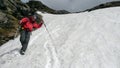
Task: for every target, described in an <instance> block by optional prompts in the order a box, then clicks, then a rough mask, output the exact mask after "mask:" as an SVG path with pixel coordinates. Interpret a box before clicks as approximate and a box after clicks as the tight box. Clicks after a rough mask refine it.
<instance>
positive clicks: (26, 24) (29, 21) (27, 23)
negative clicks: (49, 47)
mask: <svg viewBox="0 0 120 68" xmlns="http://www.w3.org/2000/svg"><path fill="white" fill-rule="evenodd" d="M19 24H20V25H21V26H22V28H23V29H24V30H28V31H30V32H31V31H32V30H33V28H36V29H37V28H40V27H41V26H42V24H43V21H41V22H40V23H39V24H38V23H37V22H36V21H35V19H34V18H33V17H32V16H31V17H29V18H27V17H24V18H22V19H21V20H20V22H19Z"/></svg>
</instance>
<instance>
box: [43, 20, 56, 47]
mask: <svg viewBox="0 0 120 68" xmlns="http://www.w3.org/2000/svg"><path fill="white" fill-rule="evenodd" d="M43 25H44V26H45V29H46V31H47V33H48V35H49V37H50V39H51V42H52V43H53V45H55V43H54V42H53V41H54V40H53V38H52V35H51V34H50V32H49V30H48V28H47V27H46V24H45V23H44V22H43Z"/></svg>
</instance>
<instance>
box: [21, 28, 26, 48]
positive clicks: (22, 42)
mask: <svg viewBox="0 0 120 68" xmlns="http://www.w3.org/2000/svg"><path fill="white" fill-rule="evenodd" d="M24 41H25V30H22V31H21V32H20V42H21V45H22V46H23V44H24Z"/></svg>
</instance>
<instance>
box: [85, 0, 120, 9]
mask: <svg viewBox="0 0 120 68" xmlns="http://www.w3.org/2000/svg"><path fill="white" fill-rule="evenodd" d="M116 6H120V1H113V2H107V3H104V4H100V5H98V6H95V7H93V8H90V9H87V10H85V11H93V10H97V9H102V8H108V7H116Z"/></svg>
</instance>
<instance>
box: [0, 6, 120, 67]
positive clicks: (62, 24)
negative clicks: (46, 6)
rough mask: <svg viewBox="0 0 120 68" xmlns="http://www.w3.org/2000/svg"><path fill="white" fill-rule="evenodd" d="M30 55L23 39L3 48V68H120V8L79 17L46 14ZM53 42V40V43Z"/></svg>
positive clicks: (33, 37)
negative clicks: (21, 51)
mask: <svg viewBox="0 0 120 68" xmlns="http://www.w3.org/2000/svg"><path fill="white" fill-rule="evenodd" d="M42 15H43V17H44V21H45V23H46V25H47V28H48V30H49V33H50V34H51V36H52V38H51V37H49V34H48V33H47V31H46V29H45V27H44V26H42V28H41V29H38V30H36V31H34V32H32V35H31V40H30V43H29V46H28V49H27V52H26V55H24V56H21V55H19V53H18V51H19V49H20V48H21V44H20V41H19V37H18V38H16V39H14V40H10V41H9V42H8V43H6V44H4V45H3V46H1V47H0V68H120V30H119V29H120V19H119V18H120V7H115V8H107V9H100V10H96V11H92V12H83V13H78V14H66V15H52V14H42ZM51 39H52V40H51Z"/></svg>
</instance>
